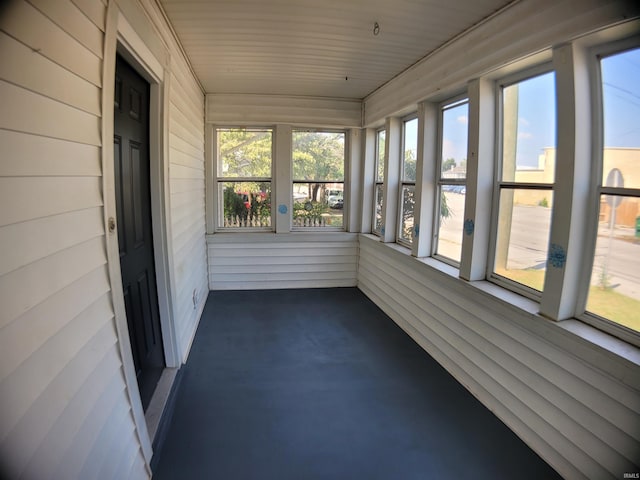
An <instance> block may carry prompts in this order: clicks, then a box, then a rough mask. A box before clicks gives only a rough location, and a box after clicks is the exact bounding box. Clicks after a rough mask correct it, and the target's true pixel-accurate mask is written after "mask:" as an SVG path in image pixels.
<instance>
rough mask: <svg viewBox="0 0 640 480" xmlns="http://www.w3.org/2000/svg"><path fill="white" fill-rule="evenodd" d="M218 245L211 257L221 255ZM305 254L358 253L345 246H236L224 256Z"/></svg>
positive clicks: (343, 254) (353, 248)
mask: <svg viewBox="0 0 640 480" xmlns="http://www.w3.org/2000/svg"><path fill="white" fill-rule="evenodd" d="M218 247H219V245H216V248H215V249H214V250H213V256H214V257H215V256H218V255H221V253H218V250H217V248H218ZM307 253H310V254H312V255H316V256H329V257H332V256H334V255H339V256H346V255H357V253H358V251H357V249H356V248H355V247H351V246H345V247H339V246H336V247H332V248H330V249H317V250H315V249H311V248H308V247H305V246H303V245H295V246H291V247H289V248H288V249H282V248H277V247H275V246H273V245H265V246H264V248H255V247H254V246H244V245H236V246H235V248H233V249H231V248H229V249H227V250H226V251H225V253H224V254H223V255H224V256H227V257H239V258H244V257H304V256H305V255H306V254H307Z"/></svg>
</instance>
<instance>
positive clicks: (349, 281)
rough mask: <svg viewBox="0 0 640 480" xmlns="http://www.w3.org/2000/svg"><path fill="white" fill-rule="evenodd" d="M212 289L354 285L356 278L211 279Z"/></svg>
mask: <svg viewBox="0 0 640 480" xmlns="http://www.w3.org/2000/svg"><path fill="white" fill-rule="evenodd" d="M209 284H210V286H211V290H275V289H283V288H337V287H354V286H355V285H356V279H355V277H353V278H344V279H331V280H322V279H316V280H284V281H278V280H273V281H271V280H270V281H268V282H264V281H257V282H256V281H251V280H247V281H246V282H242V283H236V282H234V283H229V282H226V281H210V282H209Z"/></svg>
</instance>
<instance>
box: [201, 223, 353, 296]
mask: <svg viewBox="0 0 640 480" xmlns="http://www.w3.org/2000/svg"><path fill="white" fill-rule="evenodd" d="M207 244H208V247H209V287H210V288H211V289H212V290H252V289H268V288H320V287H353V286H355V285H356V277H357V263H358V236H357V234H354V233H303V232H297V233H291V234H287V233H279V234H271V233H254V234H234V233H222V234H214V235H209V236H207Z"/></svg>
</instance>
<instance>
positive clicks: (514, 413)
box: [358, 276, 602, 480]
mask: <svg viewBox="0 0 640 480" xmlns="http://www.w3.org/2000/svg"><path fill="white" fill-rule="evenodd" d="M358 285H359V288H360V289H361V290H362V291H363V292H364V293H365V294H367V296H369V297H370V298H371V299H372V300H373V301H374V302H375V303H376V304H377V305H378V306H379V307H380V308H381V309H382V310H384V311H385V313H387V315H389V316H390V317H391V318H392V319H393V320H394V321H395V322H396V323H398V324H399V325H401V326H402V327H403V328H404V329H405V331H407V333H408V334H409V335H411V336H412V337H413V338H414V340H416V342H418V343H419V344H420V345H421V346H422V347H423V348H424V349H425V350H426V351H427V352H428V353H429V354H430V355H431V356H433V357H434V358H435V359H436V360H437V361H438V362H439V363H440V364H441V365H442V366H443V367H444V368H445V369H446V370H447V371H449V372H450V373H451V374H452V375H453V376H454V378H456V379H457V380H458V381H459V382H460V383H462V384H463V385H464V386H465V387H466V388H467V389H469V391H471V393H473V394H474V395H475V396H477V397H478V398H479V399H480V400H481V401H483V402H484V403H485V405H491V408H490V409H491V410H492V411H493V412H494V413H495V414H499V415H500V418H501V419H502V420H503V421H505V423H507V425H509V426H510V428H512V429H513V430H514V432H516V433H517V434H519V435H520V437H521V438H522V439H523V440H524V441H525V442H526V441H527V440H536V439H539V440H540V441H539V442H538V443H529V444H530V446H532V448H533V449H534V450H536V451H538V452H539V453H541V454H544V458H545V459H546V460H547V461H548V462H549V463H550V464H551V465H552V466H553V467H554V468H556V470H558V471H559V472H560V473H561V474H562V475H563V476H565V477H571V478H580V479H584V480H587V479H588V478H589V477H588V476H587V475H585V474H584V472H581V471H580V470H577V469H576V468H575V467H574V465H572V463H571V462H570V461H567V460H565V456H566V457H569V458H570V457H571V455H569V454H568V452H567V448H568V445H569V443H565V442H563V441H562V437H560V436H559V432H557V431H556V430H555V429H554V428H553V427H551V426H548V425H546V424H543V425H539V424H538V423H536V422H535V414H534V413H533V412H532V411H531V409H530V408H529V407H528V406H527V405H526V404H525V403H523V401H522V400H521V399H520V398H518V397H516V396H515V395H514V394H512V393H511V392H508V391H505V390H504V389H502V388H501V387H500V385H498V384H496V383H495V381H494V380H493V379H492V378H491V377H489V376H488V375H487V374H486V372H485V371H484V370H482V369H480V368H478V366H477V365H474V364H473V363H471V362H468V361H465V359H464V358H463V357H461V358H458V351H457V350H456V349H452V348H451V347H450V346H448V345H447V344H445V343H443V342H442V340H441V339H440V338H439V337H438V336H437V335H436V334H435V333H433V332H431V331H429V330H428V329H427V328H426V326H425V325H424V324H421V323H420V322H413V323H412V322H410V320H407V319H405V317H404V316H403V315H402V314H401V313H399V312H398V311H397V309H398V310H401V306H400V305H399V304H398V303H397V302H396V301H395V300H394V299H393V297H392V296H391V295H390V294H389V293H388V292H387V291H385V290H384V288H383V287H380V286H379V285H378V283H377V282H375V281H373V280H369V279H368V278H367V277H366V276H359V278H358ZM521 419H526V421H523V420H521ZM530 425H532V426H533V427H530ZM558 438H560V440H559V441H558ZM556 444H558V446H557V447H556ZM585 461H586V464H588V463H589V462H590V461H589V459H585ZM601 473H602V472H601Z"/></svg>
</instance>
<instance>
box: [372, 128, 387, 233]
mask: <svg viewBox="0 0 640 480" xmlns="http://www.w3.org/2000/svg"><path fill="white" fill-rule="evenodd" d="M380 132H385V155H386V150H387V149H388V147H386V145H387V143H388V139H387V136H388V132H387V130H386V126H382V127H380V128H377V129H376V130H375V136H374V152H373V155H374V160H373V212H372V215H371V232H372V233H373V234H374V235H377V236H379V237H382V236H383V235H384V234H383V229H384V228H385V227H384V213H383V212H384V205H385V198H384V190H385V183H386V180H387V179H386V177H384V178H383V181H380V180H379V178H378V164H379V161H380ZM387 164H388V159H387V158H385V172H384V173H385V174H386V168H387ZM383 175H384V174H383ZM378 187H380V188H382V192H383V194H382V205H381V214H382V222H381V225H380V228H376V207H377V206H378V195H377V194H378Z"/></svg>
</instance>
